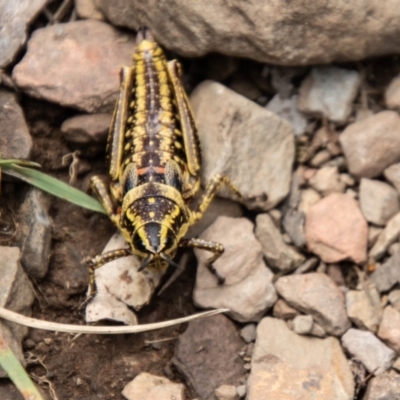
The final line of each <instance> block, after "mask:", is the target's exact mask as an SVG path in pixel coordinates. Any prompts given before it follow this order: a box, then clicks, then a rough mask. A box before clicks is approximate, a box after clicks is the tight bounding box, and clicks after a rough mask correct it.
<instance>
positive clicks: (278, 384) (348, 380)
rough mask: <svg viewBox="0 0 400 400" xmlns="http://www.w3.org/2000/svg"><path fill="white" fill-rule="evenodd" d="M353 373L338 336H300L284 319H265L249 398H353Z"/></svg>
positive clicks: (260, 330)
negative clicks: (322, 337)
mask: <svg viewBox="0 0 400 400" xmlns="http://www.w3.org/2000/svg"><path fill="white" fill-rule="evenodd" d="M353 390H354V382H353V376H352V374H351V371H350V367H349V365H348V362H347V360H346V357H345V356H344V354H343V352H342V350H341V348H340V344H339V341H338V340H337V339H336V338H332V337H330V338H327V339H317V338H310V337H303V336H299V335H297V334H296V333H294V332H292V331H291V330H289V329H288V328H287V326H286V324H285V322H284V321H281V320H277V319H274V318H269V317H267V318H264V319H263V320H262V321H261V322H260V324H259V325H258V328H257V341H256V345H255V347H254V352H253V357H252V360H251V373H250V377H249V380H248V387H247V392H248V394H247V400H264V399H293V398H294V397H293V395H294V394H295V398H296V399H297V400H309V399H310V395H311V394H312V398H314V399H330V400H334V399H336V400H352V398H353V397H352V396H353Z"/></svg>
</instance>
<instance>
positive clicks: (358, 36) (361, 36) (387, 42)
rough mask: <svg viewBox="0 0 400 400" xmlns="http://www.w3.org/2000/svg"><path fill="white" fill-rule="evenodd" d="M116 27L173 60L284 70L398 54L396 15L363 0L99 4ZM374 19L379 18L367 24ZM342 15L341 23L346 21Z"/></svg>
mask: <svg viewBox="0 0 400 400" xmlns="http://www.w3.org/2000/svg"><path fill="white" fill-rule="evenodd" d="M96 3H97V5H98V6H99V8H100V9H101V10H102V11H103V12H104V14H105V15H106V16H107V18H108V19H109V20H110V21H111V22H112V23H113V24H115V25H119V26H126V27H129V28H133V29H137V28H138V27H139V26H143V25H144V26H148V27H149V28H150V29H151V30H152V31H153V32H154V34H155V36H156V38H157V39H158V40H159V41H160V42H161V43H162V44H164V45H165V46H167V47H168V46H169V47H170V48H171V49H172V50H174V51H176V52H177V53H180V54H183V55H185V56H189V57H198V56H202V55H204V54H206V53H210V52H219V53H224V54H230V55H235V56H240V57H245V58H252V59H255V60H258V61H261V62H267V63H272V64H281V65H306V64H327V63H329V62H331V61H349V60H360V59H363V58H366V57H370V56H372V55H381V54H391V53H396V52H398V50H399V44H398V36H399V28H398V26H397V24H396V23H393V21H397V20H398V19H399V18H400V11H399V10H398V9H397V8H396V7H391V6H390V4H386V3H382V2H375V1H373V0H368V1H367V2H362V1H360V0H358V1H356V2H351V3H348V2H343V1H341V0H335V1H331V2H326V1H321V0H319V1H316V0H315V1H313V2H312V4H311V5H310V2H309V1H308V0H303V1H295V2H293V1H292V2H288V1H285V0H279V1H272V2H271V1H267V2H257V3H254V2H244V1H234V2H213V3H212V5H210V6H209V7H204V3H203V2H197V1H185V0H167V1H163V2H159V1H156V0H151V1H146V2H142V1H131V2H127V1H126V0H117V1H113V2H110V1H107V0H97V1H96ZM371 15H374V16H375V15H376V16H379V18H378V17H377V18H371ZM344 16H345V18H344Z"/></svg>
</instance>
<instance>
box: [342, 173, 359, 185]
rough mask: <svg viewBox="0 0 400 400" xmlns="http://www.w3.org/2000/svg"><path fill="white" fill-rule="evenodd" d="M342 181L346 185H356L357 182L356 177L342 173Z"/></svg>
mask: <svg viewBox="0 0 400 400" xmlns="http://www.w3.org/2000/svg"><path fill="white" fill-rule="evenodd" d="M340 181H341V182H343V183H344V184H345V185H346V186H354V185H355V184H356V181H355V179H354V178H353V177H352V176H351V175H349V174H340Z"/></svg>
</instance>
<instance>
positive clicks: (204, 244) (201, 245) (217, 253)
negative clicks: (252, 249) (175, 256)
mask: <svg viewBox="0 0 400 400" xmlns="http://www.w3.org/2000/svg"><path fill="white" fill-rule="evenodd" d="M179 247H192V248H196V249H202V250H208V251H211V252H212V253H214V254H213V256H211V257H210V258H208V259H207V260H206V262H205V266H206V267H207V268H208V269H209V270H210V272H211V273H212V274H214V275H215V277H216V278H217V279H218V283H219V284H220V285H222V284H223V283H224V282H225V278H223V277H222V276H221V275H220V274H219V273H218V271H217V270H216V269H215V267H214V265H213V263H214V261H215V260H217V259H218V258H219V257H221V256H222V254H223V252H224V250H225V249H224V246H222V244H221V243H216V242H209V241H207V240H202V239H195V238H192V239H182V240H181V242H180V243H179Z"/></svg>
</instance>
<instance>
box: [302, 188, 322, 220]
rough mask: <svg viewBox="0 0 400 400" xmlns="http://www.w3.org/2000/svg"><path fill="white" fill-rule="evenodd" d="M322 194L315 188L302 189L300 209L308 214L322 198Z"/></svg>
mask: <svg viewBox="0 0 400 400" xmlns="http://www.w3.org/2000/svg"><path fill="white" fill-rule="evenodd" d="M321 198H322V197H321V195H320V194H319V193H318V192H317V191H316V190H314V189H311V188H308V189H304V190H302V191H301V197H300V204H299V211H301V212H303V213H304V214H306V215H307V213H308V212H309V211H310V208H311V207H312V206H313V205H314V204H316V203H318V202H319V201H320V200H321Z"/></svg>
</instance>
